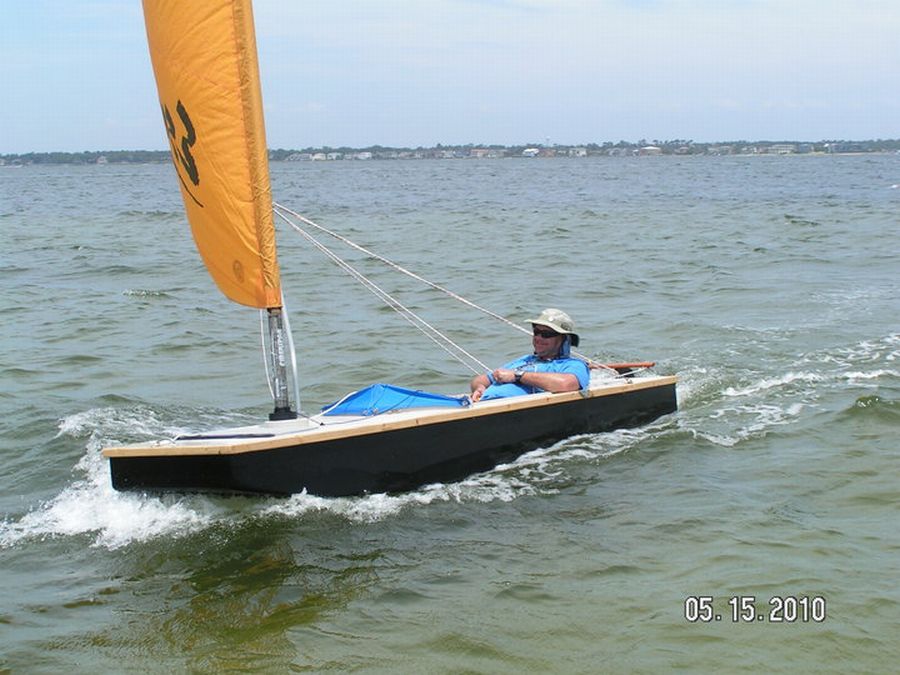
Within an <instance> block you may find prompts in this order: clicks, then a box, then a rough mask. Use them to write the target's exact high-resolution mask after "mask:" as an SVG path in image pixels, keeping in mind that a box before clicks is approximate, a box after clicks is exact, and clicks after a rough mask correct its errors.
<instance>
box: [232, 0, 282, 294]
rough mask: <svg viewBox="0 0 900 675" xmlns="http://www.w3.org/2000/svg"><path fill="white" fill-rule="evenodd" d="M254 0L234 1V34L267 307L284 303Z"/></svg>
mask: <svg viewBox="0 0 900 675" xmlns="http://www.w3.org/2000/svg"><path fill="white" fill-rule="evenodd" d="M250 3H251V0H241V1H238V2H234V3H233V4H232V10H233V13H234V14H233V16H234V35H235V40H236V51H237V54H238V68H239V71H240V85H241V103H242V106H243V109H244V124H245V133H244V139H245V140H246V143H247V157H248V164H249V167H250V187H251V190H252V195H253V207H254V214H255V217H254V222H255V223H256V238H257V245H258V247H259V249H260V251H261V252H262V254H263V255H262V262H263V267H262V273H263V289H264V291H265V294H266V296H265V302H266V307H268V308H275V307H280V306H281V296H280V290H279V287H280V279H279V272H278V259H277V257H276V251H275V223H274V214H273V212H272V185H271V181H270V179H269V161H268V148H267V146H266V135H265V119H264V117H263V106H262V85H261V83H260V76H259V60H258V57H257V50H256V28H255V26H254V22H253V11H252V6H251V4H250Z"/></svg>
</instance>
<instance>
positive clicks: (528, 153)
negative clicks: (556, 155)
mask: <svg viewBox="0 0 900 675" xmlns="http://www.w3.org/2000/svg"><path fill="white" fill-rule="evenodd" d="M540 154H541V151H540V150H538V149H537V148H525V149H524V150H523V151H522V157H537V156H538V155H540Z"/></svg>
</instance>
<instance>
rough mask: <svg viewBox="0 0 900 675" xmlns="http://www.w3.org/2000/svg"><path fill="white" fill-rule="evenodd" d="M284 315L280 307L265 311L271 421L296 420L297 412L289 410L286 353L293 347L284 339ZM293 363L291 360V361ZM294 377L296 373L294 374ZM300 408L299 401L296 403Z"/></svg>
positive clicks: (289, 399)
mask: <svg viewBox="0 0 900 675" xmlns="http://www.w3.org/2000/svg"><path fill="white" fill-rule="evenodd" d="M285 316H286V313H285V312H284V310H283V308H281V307H273V308H270V309H269V310H267V318H268V329H269V330H268V337H269V339H268V340H267V341H266V347H267V349H268V352H269V353H268V355H267V360H268V362H269V363H271V364H272V373H271V380H272V382H271V384H272V397H273V399H274V401H275V409H274V410H273V411H272V412H271V413H270V414H269V419H270V420H272V421H278V420H292V419H296V418H297V411H296V410H294V409H293V408H291V398H290V387H289V383H290V381H289V379H288V366H287V358H286V355H287V351H288V349H290V350H291V352H292V355H293V345H292V344H291V340H290V339H289V338H286V337H285V334H286V330H287V326H286V322H285ZM292 362H293V359H292ZM294 375H295V376H296V373H294ZM297 408H298V409H299V408H300V401H297Z"/></svg>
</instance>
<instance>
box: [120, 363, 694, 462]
mask: <svg viewBox="0 0 900 675" xmlns="http://www.w3.org/2000/svg"><path fill="white" fill-rule="evenodd" d="M676 382H677V378H676V377H675V376H653V377H646V378H635V379H628V380H625V381H623V382H621V383H620V384H615V385H599V386H594V387H591V388H589V389H586V390H582V391H573V392H565V393H561V394H550V393H545V394H532V395H530V396H517V397H514V398H508V399H498V400H493V401H482V402H479V403H475V404H472V405H470V406H468V407H466V408H454V409H451V410H447V409H444V408H440V409H434V410H428V409H417V410H411V411H398V412H392V413H385V414H383V415H376V416H372V417H365V418H358V419H357V418H353V419H352V421H348V420H347V418H342V419H341V418H338V419H336V420H335V421H329V418H320V417H318V416H317V417H316V418H315V419H316V420H319V421H321V422H323V423H324V424H322V425H321V426H315V427H309V428H306V429H301V430H297V431H289V432H284V433H282V432H279V427H278V425H283V427H282V428H284V426H287V425H290V424H296V423H295V422H275V423H270V424H267V425H266V426H265V427H264V428H265V429H266V430H267V431H271V433H272V434H273V435H272V436H271V437H266V438H249V439H240V440H237V439H235V440H227V441H225V442H211V443H205V442H202V440H188V441H163V442H155V443H151V444H146V443H145V444H135V445H123V446H114V447H108V448H104V449H103V456H104V457H108V458H114V457H173V456H182V455H183V456H191V455H234V454H243V453H253V452H260V451H265V450H272V449H276V448H284V447H287V446H302V445H307V444H313V443H320V442H325V441H330V440H335V439H340V438H353V437H359V436H368V435H371V434H378V433H383V432H386V431H393V430H398V429H407V428H411V427H417V426H428V425H432V424H441V423H444V422H451V421H457V420H463V419H471V418H476V417H482V416H485V415H496V414H502V413H505V412H510V411H513V410H525V409H529V408H538V407H543V406H551V405H560V404H564V403H568V402H570V401H577V400H580V399H587V398H599V397H604V396H614V395H616V394H622V393H626V392H629V391H638V390H640V389H650V388H655V387H664V386H670V385H674V384H675V383H676ZM260 429H263V427H260ZM213 433H215V434H218V433H219V432H213ZM216 440H217V441H218V440H221V439H216Z"/></svg>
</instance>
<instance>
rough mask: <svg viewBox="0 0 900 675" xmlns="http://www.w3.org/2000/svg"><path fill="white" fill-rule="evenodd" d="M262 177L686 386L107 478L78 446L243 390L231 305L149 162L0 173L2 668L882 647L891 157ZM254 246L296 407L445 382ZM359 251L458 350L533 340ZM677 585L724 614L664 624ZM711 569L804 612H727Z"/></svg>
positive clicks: (240, 329)
mask: <svg viewBox="0 0 900 675" xmlns="http://www.w3.org/2000/svg"><path fill="white" fill-rule="evenodd" d="M272 172H273V182H274V186H275V194H276V197H277V199H278V200H279V201H281V202H282V203H284V204H286V205H288V206H291V207H293V208H295V209H297V210H299V211H301V212H303V213H304V214H306V215H308V216H309V217H311V218H313V219H315V220H318V221H319V222H321V223H322V224H324V225H327V226H329V227H332V228H334V229H336V230H338V231H341V232H343V233H344V234H346V235H348V236H350V237H351V238H354V239H356V240H358V241H359V242H360V243H362V244H365V245H368V246H371V247H373V248H375V249H376V250H378V251H380V252H382V253H384V254H385V255H388V256H389V257H392V258H394V259H395V260H397V261H398V262H400V263H401V264H404V265H406V266H407V267H410V268H412V269H415V270H416V271H418V272H420V273H422V274H423V275H425V276H427V277H429V278H432V279H434V280H435V281H437V282H440V283H442V284H445V285H447V286H449V287H451V288H452V289H453V290H455V291H457V292H459V293H461V294H463V295H465V296H467V297H469V298H471V299H472V300H474V301H476V302H479V303H480V304H483V305H485V306H487V307H490V308H492V309H495V310H498V311H500V312H501V313H503V314H505V315H506V316H508V317H510V318H513V319H524V318H527V317H528V316H529V315H531V314H532V313H533V312H535V311H539V310H540V309H541V308H543V307H545V306H559V307H563V308H564V309H566V310H568V311H569V312H570V313H571V314H572V315H573V316H574V317H575V319H576V321H577V322H578V324H579V326H580V328H581V333H582V336H583V343H582V346H583V351H586V352H588V353H593V354H596V355H598V356H601V357H603V358H608V359H616V360H619V359H621V360H630V359H642V360H643V359H652V360H656V361H657V362H658V363H659V366H658V368H657V370H658V371H659V372H661V373H676V374H678V376H679V377H680V385H679V405H680V410H679V412H678V413H677V414H676V415H673V416H669V417H667V418H664V419H661V420H659V421H658V422H657V423H655V424H653V425H651V426H649V427H647V428H643V429H639V430H630V431H621V432H616V433H612V434H605V435H592V436H582V437H577V438H572V439H569V440H567V441H565V442H562V443H560V444H558V445H556V446H554V447H550V448H545V449H542V450H540V451H537V452H534V453H531V454H529V455H526V456H525V457H523V458H521V459H520V460H519V461H517V462H515V463H513V464H510V465H507V466H503V467H499V468H497V469H496V470H494V471H491V472H488V473H486V474H483V475H479V476H473V477H472V478H470V479H469V480H466V481H464V482H462V483H458V484H453V485H435V486H430V487H428V488H425V489H423V490H420V491H418V492H415V493H411V494H406V495H399V496H385V495H374V496H369V497H365V498H356V499H319V498H313V497H309V496H296V497H294V498H292V499H244V498H230V499H228V498H212V497H203V496H188V497H181V498H178V497H166V498H156V497H148V496H141V495H133V494H117V493H115V492H113V491H112V490H111V488H110V487H109V475H108V469H107V467H106V466H105V464H104V462H103V461H102V458H101V457H100V454H99V452H100V448H101V447H102V446H103V445H105V444H107V443H110V442H126V441H133V440H139V439H145V438H152V437H157V436H159V435H168V434H172V433H177V432H179V431H183V430H196V429H198V428H209V427H212V426H218V425H221V424H223V423H227V424H231V423H242V422H247V421H250V420H254V419H257V418H259V417H260V416H262V415H263V414H265V413H266V412H267V411H268V407H269V402H268V393H267V390H266V386H265V383H264V379H263V377H262V375H261V372H262V367H261V360H260V357H259V350H258V337H257V334H256V330H257V325H256V322H257V319H256V315H255V313H254V312H253V311H251V310H247V309H244V308H240V307H237V306H235V305H231V304H230V303H228V302H227V301H225V300H224V299H221V298H220V297H219V296H218V295H217V294H216V292H215V291H214V289H213V286H212V282H211V281H210V280H209V279H208V277H207V276H206V274H205V272H204V271H203V270H202V269H201V268H200V267H199V261H198V256H197V255H196V253H195V252H194V250H193V249H192V247H191V245H190V238H189V233H188V231H187V228H186V226H185V224H184V222H183V217H182V215H181V205H180V201H179V197H178V196H177V194H176V193H175V190H176V185H175V178H174V175H173V172H172V170H171V169H170V167H168V166H135V167H119V166H97V167H44V168H38V167H25V168H19V169H12V168H2V169H0V232H2V249H0V286H2V293H0V317H2V321H0V383H2V386H0V458H2V463H0V578H2V584H0V672H6V671H12V672H59V671H61V670H63V669H69V670H73V669H74V670H75V671H77V672H103V671H107V672H131V671H137V670H149V671H151V672H160V671H172V670H174V671H191V672H219V671H222V670H243V671H253V670H265V671H271V672H286V671H292V670H301V671H302V670H311V671H321V670H328V669H333V670H339V671H347V670H361V671H406V672H413V671H425V672H460V671H468V672H510V671H530V672H537V671H555V672H595V671H598V670H606V671H610V672H624V671H636V672H655V671H659V670H664V669H666V670H668V669H683V670H687V671H707V672H725V671H730V672H742V671H743V672H749V671H758V670H763V671H779V670H789V669H790V670H799V671H813V670H815V671H824V672H884V671H887V670H892V669H894V668H895V667H896V662H897V659H898V658H900V647H898V646H897V642H896V635H897V634H898V633H900V590H898V586H897V579H898V572H900V563H898V560H900V526H898V523H900V483H898V476H900V443H898V441H900V434H898V429H900V361H898V356H900V330H898V321H897V318H898V314H900V311H898V310H900V301H898V296H900V283H898V279H900V276H898V251H900V247H898V235H897V207H898V204H900V190H898V189H897V184H898V183H900V156H896V155H894V156H877V157H760V158H730V157H724V158H683V159H679V158H666V157H663V158H635V159H627V160H626V159H582V160H571V161H569V160H562V159H559V160H498V161H447V162H427V161H419V162H408V163H402V162H369V163H365V162H360V163H350V162H347V163H331V164H325V163H316V164H276V165H273V167H272ZM279 245H280V247H281V251H282V267H283V276H284V282H285V286H286V295H287V298H288V302H289V304H290V306H291V307H292V319H293V324H294V325H293V329H294V334H295V339H296V342H297V347H298V352H299V358H300V368H301V372H302V377H303V380H304V383H303V396H304V405H305V406H306V407H307V408H308V409H314V408H315V407H316V406H317V405H320V404H322V403H325V402H327V401H329V400H332V399H334V398H335V397H337V396H338V395H340V394H342V393H345V392H346V391H348V390H350V389H353V388H357V387H359V386H360V385H363V384H367V383H369V382H373V381H390V382H394V383H396V384H401V385H407V386H416V387H421V388H427V389H432V390H436V391H445V392H456V391H462V390H464V388H465V382H466V381H467V379H468V377H469V373H468V372H467V371H465V370H464V369H462V368H461V367H460V366H458V364H456V363H455V362H453V361H451V360H449V359H448V358H447V357H446V356H445V355H444V354H443V353H442V352H439V351H436V350H435V348H434V347H433V346H432V345H431V343H429V342H427V341H426V340H424V338H421V337H420V336H419V335H418V334H416V333H414V332H411V331H410V330H409V328H408V327H407V325H406V324H405V323H404V322H403V321H402V320H400V319H397V318H395V317H394V315H393V314H392V313H390V311H388V310H386V309H384V308H383V307H379V306H378V305H377V303H376V301H374V300H373V299H371V297H370V296H369V295H368V294H366V293H365V292H364V291H362V290H358V289H357V287H356V286H355V284H354V283H353V282H352V281H351V280H349V279H347V278H345V277H343V276H342V273H341V272H340V271H339V270H338V269H337V268H335V267H333V266H331V265H330V263H328V262H326V261H324V260H322V259H319V258H318V257H317V254H314V253H313V252H311V251H310V250H309V249H308V246H307V245H305V244H303V243H302V241H301V240H300V238H299V237H298V236H297V235H296V234H295V233H293V232H291V231H289V230H288V231H282V232H281V233H280V234H279ZM348 257H349V258H351V259H353V260H357V259H358V256H356V255H348ZM364 267H365V269H366V270H367V272H368V273H370V274H371V275H372V276H373V278H375V279H376V280H377V281H378V282H379V283H382V284H383V285H385V287H387V288H388V289H389V290H391V291H397V292H398V293H400V294H401V297H402V299H403V300H404V301H405V302H407V304H409V305H411V306H412V307H414V308H416V309H418V310H421V311H422V312H423V313H424V314H425V316H426V318H428V319H429V320H431V321H432V322H434V323H437V324H439V325H440V326H442V327H444V328H446V329H447V330H448V332H449V333H450V334H451V335H452V336H453V337H454V338H455V339H457V340H458V341H459V342H461V343H462V344H463V345H464V346H466V347H467V348H468V349H470V351H473V352H474V353H475V354H476V355H478V356H480V357H481V358H482V359H483V360H486V361H488V362H490V363H499V362H500V361H503V360H506V359H507V358H508V357H510V356H512V355H516V354H518V353H521V352H523V351H525V350H526V348H527V344H523V337H522V336H521V335H519V334H517V333H515V332H513V331H511V330H509V329H508V328H506V327H504V326H502V325H494V324H493V323H491V322H490V320H489V319H486V318H484V317H483V316H482V315H480V314H475V315H473V314H472V312H471V311H470V310H466V309H464V308H461V307H459V306H457V305H455V304H454V303H452V302H451V301H448V300H446V299H445V298H443V297H438V296H436V295H435V294H434V292H433V291H430V290H427V289H426V290H423V289H421V288H416V287H414V286H411V285H410V284H409V283H408V282H407V280H405V279H404V278H399V279H397V278H395V276H394V274H393V273H390V272H387V271H382V270H379V269H377V268H375V267H371V266H369V265H364ZM524 342H525V343H527V338H524ZM689 596H712V597H713V598H714V600H713V603H714V609H715V612H716V613H717V614H719V615H720V616H722V619H721V620H720V621H716V620H715V619H713V620H712V621H710V622H703V621H697V622H693V623H692V622H689V621H687V620H686V619H685V616H684V609H685V599H686V598H687V597H689ZM732 596H754V597H755V598H756V607H757V609H758V610H759V612H761V613H766V612H767V611H768V608H769V606H768V600H769V599H770V598H772V597H775V596H794V597H823V598H825V600H826V602H827V618H826V619H825V620H824V621H822V622H818V621H807V622H803V621H798V622H793V623H789V622H783V623H774V622H770V621H768V620H764V621H761V622H749V623H744V622H733V621H732V620H731V608H730V606H729V605H728V599H729V598H730V597H732Z"/></svg>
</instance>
